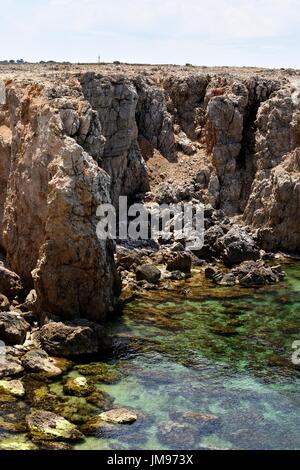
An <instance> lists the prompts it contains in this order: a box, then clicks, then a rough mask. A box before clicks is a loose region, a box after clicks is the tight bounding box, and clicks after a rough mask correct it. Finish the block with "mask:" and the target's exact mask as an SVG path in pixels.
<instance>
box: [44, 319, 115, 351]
mask: <svg viewBox="0 0 300 470" xmlns="http://www.w3.org/2000/svg"><path fill="white" fill-rule="evenodd" d="M38 339H39V341H40V343H41V345H42V348H43V349H44V350H45V351H47V353H49V354H52V355H54V356H58V357H59V356H63V357H65V356H73V355H74V356H77V355H81V354H93V353H97V352H98V351H99V350H103V349H104V348H105V347H107V345H108V343H107V337H106V335H105V331H104V328H103V327H102V326H100V325H96V324H95V323H92V322H89V321H85V320H77V321H76V322H73V323H69V322H68V323H61V322H50V323H47V324H46V325H44V326H43V327H42V328H41V329H40V331H39V332H38Z"/></svg>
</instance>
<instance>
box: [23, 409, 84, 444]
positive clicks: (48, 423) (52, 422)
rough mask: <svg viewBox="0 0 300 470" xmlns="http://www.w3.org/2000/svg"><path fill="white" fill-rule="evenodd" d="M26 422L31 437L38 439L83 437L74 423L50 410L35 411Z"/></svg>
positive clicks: (59, 439) (51, 439)
mask: <svg viewBox="0 0 300 470" xmlns="http://www.w3.org/2000/svg"><path fill="white" fill-rule="evenodd" d="M26 422H27V426H28V430H29V433H30V435H31V437H32V438H34V439H35V440H38V441H39V440H44V441H77V440H79V439H81V438H82V434H81V432H80V431H79V430H78V429H77V427H76V426H75V425H74V424H72V423H70V422H69V421H67V420H66V419H64V418H62V417H61V416H58V415H56V414H54V413H51V412H49V411H42V410H40V411H34V412H33V413H31V414H30V415H29V416H28V417H27V418H26Z"/></svg>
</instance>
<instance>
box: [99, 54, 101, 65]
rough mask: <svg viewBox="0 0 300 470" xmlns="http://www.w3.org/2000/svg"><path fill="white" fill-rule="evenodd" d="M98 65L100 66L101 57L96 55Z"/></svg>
mask: <svg viewBox="0 0 300 470" xmlns="http://www.w3.org/2000/svg"><path fill="white" fill-rule="evenodd" d="M98 64H101V56H100V55H98Z"/></svg>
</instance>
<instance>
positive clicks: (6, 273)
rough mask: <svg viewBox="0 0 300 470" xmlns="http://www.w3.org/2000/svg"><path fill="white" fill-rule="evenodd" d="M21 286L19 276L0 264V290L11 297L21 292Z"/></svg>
mask: <svg viewBox="0 0 300 470" xmlns="http://www.w3.org/2000/svg"><path fill="white" fill-rule="evenodd" d="M22 290H23V286H22V283H21V279H20V277H19V276H18V275H17V274H16V273H14V272H13V271H10V270H9V269H6V268H5V267H4V266H1V265H0V292H1V293H2V294H4V295H6V296H7V297H8V298H10V299H12V298H14V297H15V296H16V295H18V294H20V292H22Z"/></svg>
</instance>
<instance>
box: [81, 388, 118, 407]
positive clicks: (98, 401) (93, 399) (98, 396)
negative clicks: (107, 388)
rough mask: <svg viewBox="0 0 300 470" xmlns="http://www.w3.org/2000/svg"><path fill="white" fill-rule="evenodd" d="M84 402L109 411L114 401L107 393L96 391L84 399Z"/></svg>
mask: <svg viewBox="0 0 300 470" xmlns="http://www.w3.org/2000/svg"><path fill="white" fill-rule="evenodd" d="M86 401H87V402H88V403H91V404H92V405H94V406H96V407H97V408H100V409H103V410H109V409H111V407H112V404H113V402H114V399H113V398H112V397H111V396H110V395H109V394H108V393H106V392H102V391H101V390H96V391H95V392H94V393H92V394H91V395H89V396H88V397H87V398H86Z"/></svg>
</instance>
